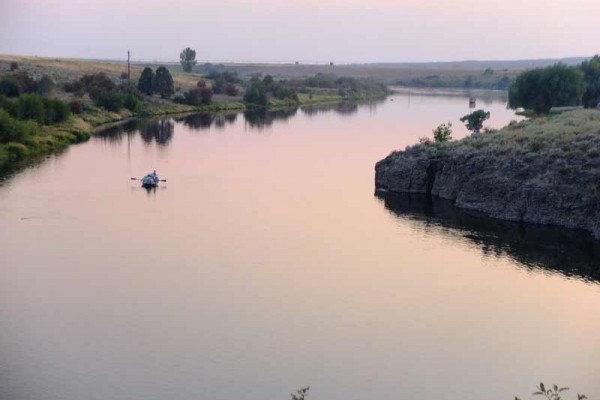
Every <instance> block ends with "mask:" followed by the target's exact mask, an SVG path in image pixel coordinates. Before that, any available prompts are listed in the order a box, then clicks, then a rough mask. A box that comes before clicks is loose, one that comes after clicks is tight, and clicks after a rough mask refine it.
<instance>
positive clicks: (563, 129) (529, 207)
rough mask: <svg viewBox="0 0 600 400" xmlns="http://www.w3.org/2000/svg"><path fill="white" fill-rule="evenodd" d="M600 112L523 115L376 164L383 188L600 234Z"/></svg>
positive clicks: (380, 188)
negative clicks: (476, 133)
mask: <svg viewBox="0 0 600 400" xmlns="http://www.w3.org/2000/svg"><path fill="white" fill-rule="evenodd" d="M598 182H600V112H598V111H596V110H576V111H570V112H565V113H562V114H558V115H551V116H547V117H539V118H535V119H533V120H527V121H521V122H519V123H514V124H510V125H509V126H507V127H505V128H503V129H501V130H499V131H497V132H495V133H488V134H482V135H479V136H477V137H467V138H465V139H462V140H458V141H453V142H447V143H438V144H418V145H415V146H412V147H408V148H406V149H405V150H404V151H395V152H393V153H392V154H390V155H389V156H388V157H386V158H385V159H383V160H381V161H379V162H378V163H377V164H376V166H375V186H376V189H377V190H378V191H391V192H398V193H423V194H427V195H429V196H436V197H440V198H444V199H448V200H451V201H452V202H453V203H454V205H455V206H456V207H459V208H462V209H465V210H471V211H476V212H480V213H483V214H485V215H487V216H489V217H492V218H498V219H503V220H510V221H519V222H532V223H539V224H548V225H558V226H563V227H568V228H579V229H584V230H587V231H589V232H591V233H592V234H593V235H594V236H595V237H596V238H600V218H598V217H599V216H600V201H599V200H600V191H599V190H598Z"/></svg>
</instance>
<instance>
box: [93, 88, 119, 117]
mask: <svg viewBox="0 0 600 400" xmlns="http://www.w3.org/2000/svg"><path fill="white" fill-rule="evenodd" d="M94 103H96V105H97V106H99V107H102V108H105V109H106V110H108V111H114V112H116V111H120V110H121V109H122V108H123V107H124V106H125V96H124V95H123V94H122V93H121V92H119V91H118V90H116V89H113V90H107V91H103V92H100V93H99V94H97V95H96V96H95V98H94Z"/></svg>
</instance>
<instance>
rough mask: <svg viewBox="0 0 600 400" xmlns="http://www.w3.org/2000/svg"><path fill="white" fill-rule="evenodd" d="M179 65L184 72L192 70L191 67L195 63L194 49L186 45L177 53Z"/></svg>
mask: <svg viewBox="0 0 600 400" xmlns="http://www.w3.org/2000/svg"><path fill="white" fill-rule="evenodd" d="M179 58H180V61H179V62H180V63H181V67H182V68H183V70H184V71H185V72H192V68H193V67H194V65H196V50H194V49H190V48H189V47H186V48H185V49H183V51H182V52H181V54H179Z"/></svg>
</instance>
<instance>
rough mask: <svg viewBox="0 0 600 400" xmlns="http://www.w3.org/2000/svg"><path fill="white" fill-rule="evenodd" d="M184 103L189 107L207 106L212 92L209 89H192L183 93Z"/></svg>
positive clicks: (210, 100)
mask: <svg viewBox="0 0 600 400" xmlns="http://www.w3.org/2000/svg"><path fill="white" fill-rule="evenodd" d="M184 97H185V103H186V104H189V105H191V106H201V105H208V104H210V103H211V102H212V97H213V91H212V89H211V88H208V87H203V88H194V89H190V90H189V91H187V92H185V93H184Z"/></svg>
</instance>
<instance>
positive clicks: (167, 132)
mask: <svg viewBox="0 0 600 400" xmlns="http://www.w3.org/2000/svg"><path fill="white" fill-rule="evenodd" d="M174 127H175V124H173V122H172V121H171V120H170V119H161V120H160V121H156V122H149V123H147V124H142V127H141V128H140V135H141V136H142V139H144V142H146V143H152V142H153V141H156V143H158V144H160V145H166V144H168V143H169V142H170V141H171V138H172V137H173V128H174Z"/></svg>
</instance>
